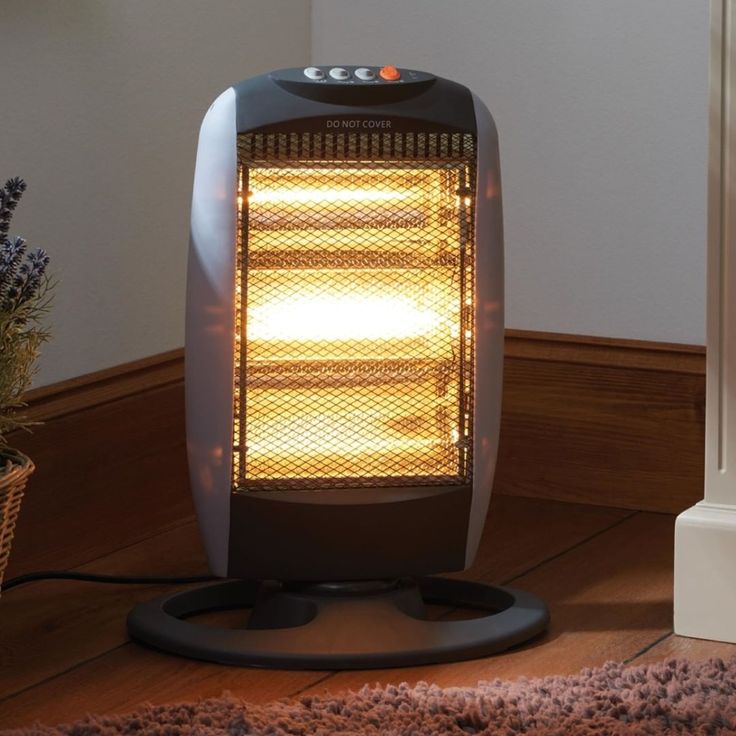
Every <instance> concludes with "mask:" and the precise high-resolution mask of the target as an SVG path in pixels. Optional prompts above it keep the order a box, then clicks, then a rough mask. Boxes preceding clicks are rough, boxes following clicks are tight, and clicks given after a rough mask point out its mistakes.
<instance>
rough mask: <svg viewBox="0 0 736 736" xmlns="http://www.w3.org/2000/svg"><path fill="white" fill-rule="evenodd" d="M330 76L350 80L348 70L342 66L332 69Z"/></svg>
mask: <svg viewBox="0 0 736 736" xmlns="http://www.w3.org/2000/svg"><path fill="white" fill-rule="evenodd" d="M330 76H331V77H332V78H333V79H349V78H350V72H349V71H348V70H347V69H343V68H342V67H341V66H333V67H332V69H330Z"/></svg>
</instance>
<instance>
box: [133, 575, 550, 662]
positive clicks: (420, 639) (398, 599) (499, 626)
mask: <svg viewBox="0 0 736 736" xmlns="http://www.w3.org/2000/svg"><path fill="white" fill-rule="evenodd" d="M425 604H435V605H444V606H449V607H454V608H470V609H476V610H478V611H480V612H482V613H481V615H479V616H478V617H476V618H466V619H462V620H430V619H428V618H426V608H425ZM240 608H252V612H251V614H250V616H249V618H248V620H247V622H246V623H245V624H244V626H243V628H224V627H216V626H209V625H204V624H199V623H196V622H195V621H192V620H187V618H188V617H191V616H195V615H197V614H202V613H206V612H210V611H216V610H225V609H240ZM548 622H549V612H548V610H547V606H546V605H545V603H544V601H542V600H541V599H540V598H538V597H537V596H535V595H533V594H531V593H526V592H524V591H520V590H515V589H513V588H505V587H497V586H491V585H483V584H480V583H473V582H467V581H464V580H455V579H449V578H439V577H427V578H420V579H418V580H400V581H388V582H387V581H377V582H355V583H325V584H310V585H305V584H299V585H287V584H283V583H273V582H266V583H261V582H259V581H245V580H233V581H226V582H222V583H215V584H209V585H206V586H202V587H198V588H194V589H190V590H185V591H182V592H179V593H174V594H168V595H165V596H161V597H159V598H156V599H154V600H151V601H148V602H145V603H141V604H139V605H137V606H136V607H135V608H134V609H133V610H132V611H131V612H130V614H129V616H128V630H129V632H130V634H131V636H132V637H133V638H134V639H136V640H137V641H139V642H143V643H145V644H148V645H150V646H153V647H156V648H157V649H161V650H164V651H167V652H171V653H173V654H178V655H182V656H185V657H191V658H193V659H201V660H205V661H209V662H218V663H220V664H227V665H237V666H254V667H273V668H282V669H329V670H341V669H369V668H379V667H381V668H382V667H403V666H408V665H417V664H432V663H439V662H451V661H457V660H462V659H473V658H476V657H484V656H488V655H491V654H495V653H497V652H501V651H504V650H506V649H508V648H510V647H513V646H515V645H518V644H521V643H523V642H525V641H527V640H529V639H531V638H532V637H534V636H536V635H537V634H539V633H540V632H542V631H543V630H544V629H545V628H546V626H547V624H548Z"/></svg>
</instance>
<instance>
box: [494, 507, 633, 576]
mask: <svg viewBox="0 0 736 736" xmlns="http://www.w3.org/2000/svg"><path fill="white" fill-rule="evenodd" d="M639 513H641V512H640V511H632V512H631V513H630V514H627V515H626V516H624V517H622V518H621V519H618V520H617V521H614V522H613V523H612V524H609V525H608V526H606V527H603V528H602V529H599V530H598V531H596V532H593V534H590V535H588V536H587V537H585V538H584V539H581V540H580V541H579V542H576V543H575V544H573V545H571V546H569V547H566V548H565V549H563V550H560V551H559V552H556V553H555V554H553V555H551V556H550V557H547V558H546V559H544V560H542V561H541V562H537V563H536V564H534V565H532V566H531V567H529V568H527V569H526V570H522V571H521V572H518V573H515V574H514V575H512V576H511V577H509V578H506V579H504V580H502V581H501V584H502V585H508V584H509V583H513V582H514V580H518V579H519V578H523V577H524V576H525V575H528V574H529V573H531V572H534V570H538V569H539V568H540V567H543V566H544V565H546V564H548V563H550V562H552V561H553V560H556V559H558V558H560V557H562V556H563V555H566V554H568V553H569V552H572V551H573V550H575V549H577V548H578V547H582V546H583V545H584V544H587V543H588V542H590V541H591V540H593V539H595V538H596V537H599V536H600V535H601V534H605V533H606V532H609V531H610V530H611V529H615V528H616V527H617V526H620V525H621V524H623V523H624V522H626V521H628V520H629V519H633V518H634V517H635V516H636V515H637V514H639Z"/></svg>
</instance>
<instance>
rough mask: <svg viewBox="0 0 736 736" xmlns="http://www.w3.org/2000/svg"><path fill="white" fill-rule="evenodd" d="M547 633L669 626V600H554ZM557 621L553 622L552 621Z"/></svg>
mask: <svg viewBox="0 0 736 736" xmlns="http://www.w3.org/2000/svg"><path fill="white" fill-rule="evenodd" d="M550 609H551V616H552V627H551V633H552V634H553V635H554V634H556V633H563V632H568V631H639V630H645V629H651V628H652V622H653V621H656V622H658V626H661V627H670V628H671V626H672V601H671V600H658V601H640V602H636V603H617V602H610V601H608V602H604V601H601V602H597V603H558V604H554V603H553V604H551V606H550ZM555 622H557V624H556V623H555Z"/></svg>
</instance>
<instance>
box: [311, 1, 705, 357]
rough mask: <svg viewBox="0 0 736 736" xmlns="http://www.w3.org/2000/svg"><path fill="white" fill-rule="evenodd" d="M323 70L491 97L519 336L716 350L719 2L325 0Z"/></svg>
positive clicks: (512, 320)
mask: <svg viewBox="0 0 736 736" xmlns="http://www.w3.org/2000/svg"><path fill="white" fill-rule="evenodd" d="M312 60H313V62H315V63H322V64H331V63H350V64H362V63H366V64H385V63H393V64H396V65H400V66H405V67H409V68H412V67H414V68H419V69H426V70H427V71H432V72H434V73H436V74H439V75H441V76H445V77H449V78H452V79H456V80H457V81H459V82H462V83H464V84H466V85H468V86H469V87H471V88H472V89H474V90H475V91H476V92H477V93H478V94H479V95H480V96H481V97H482V98H483V99H484V100H485V101H486V103H487V104H488V106H489V108H490V110H491V112H492V114H493V115H494V117H495V118H496V122H497V125H498V128H499V132H500V139H501V166H502V174H503V186H504V206H505V224H506V245H507V265H506V277H507V300H508V301H507V305H508V326H510V327H516V328H523V329H531V330H550V331H556V332H572V333H580V334H593V335H608V336H623V337H632V338H641V339H649V340H665V341H676V342H687V343H703V342H704V341H705V327H704V321H705V306H704V305H705V253H706V251H705V232H706V231H705V202H706V199H705V197H706V163H707V153H706V143H707V140H706V138H707V117H706V106H707V93H708V77H707V63H708V61H707V60H708V3H707V0H556V1H555V2H542V1H541V0H536V1H532V0H462V1H458V2H447V1H446V0H401V1H400V2H396V0H390V1H389V0H364V1H363V2H356V1H354V0H351V1H350V2H345V0H313V3H312Z"/></svg>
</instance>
